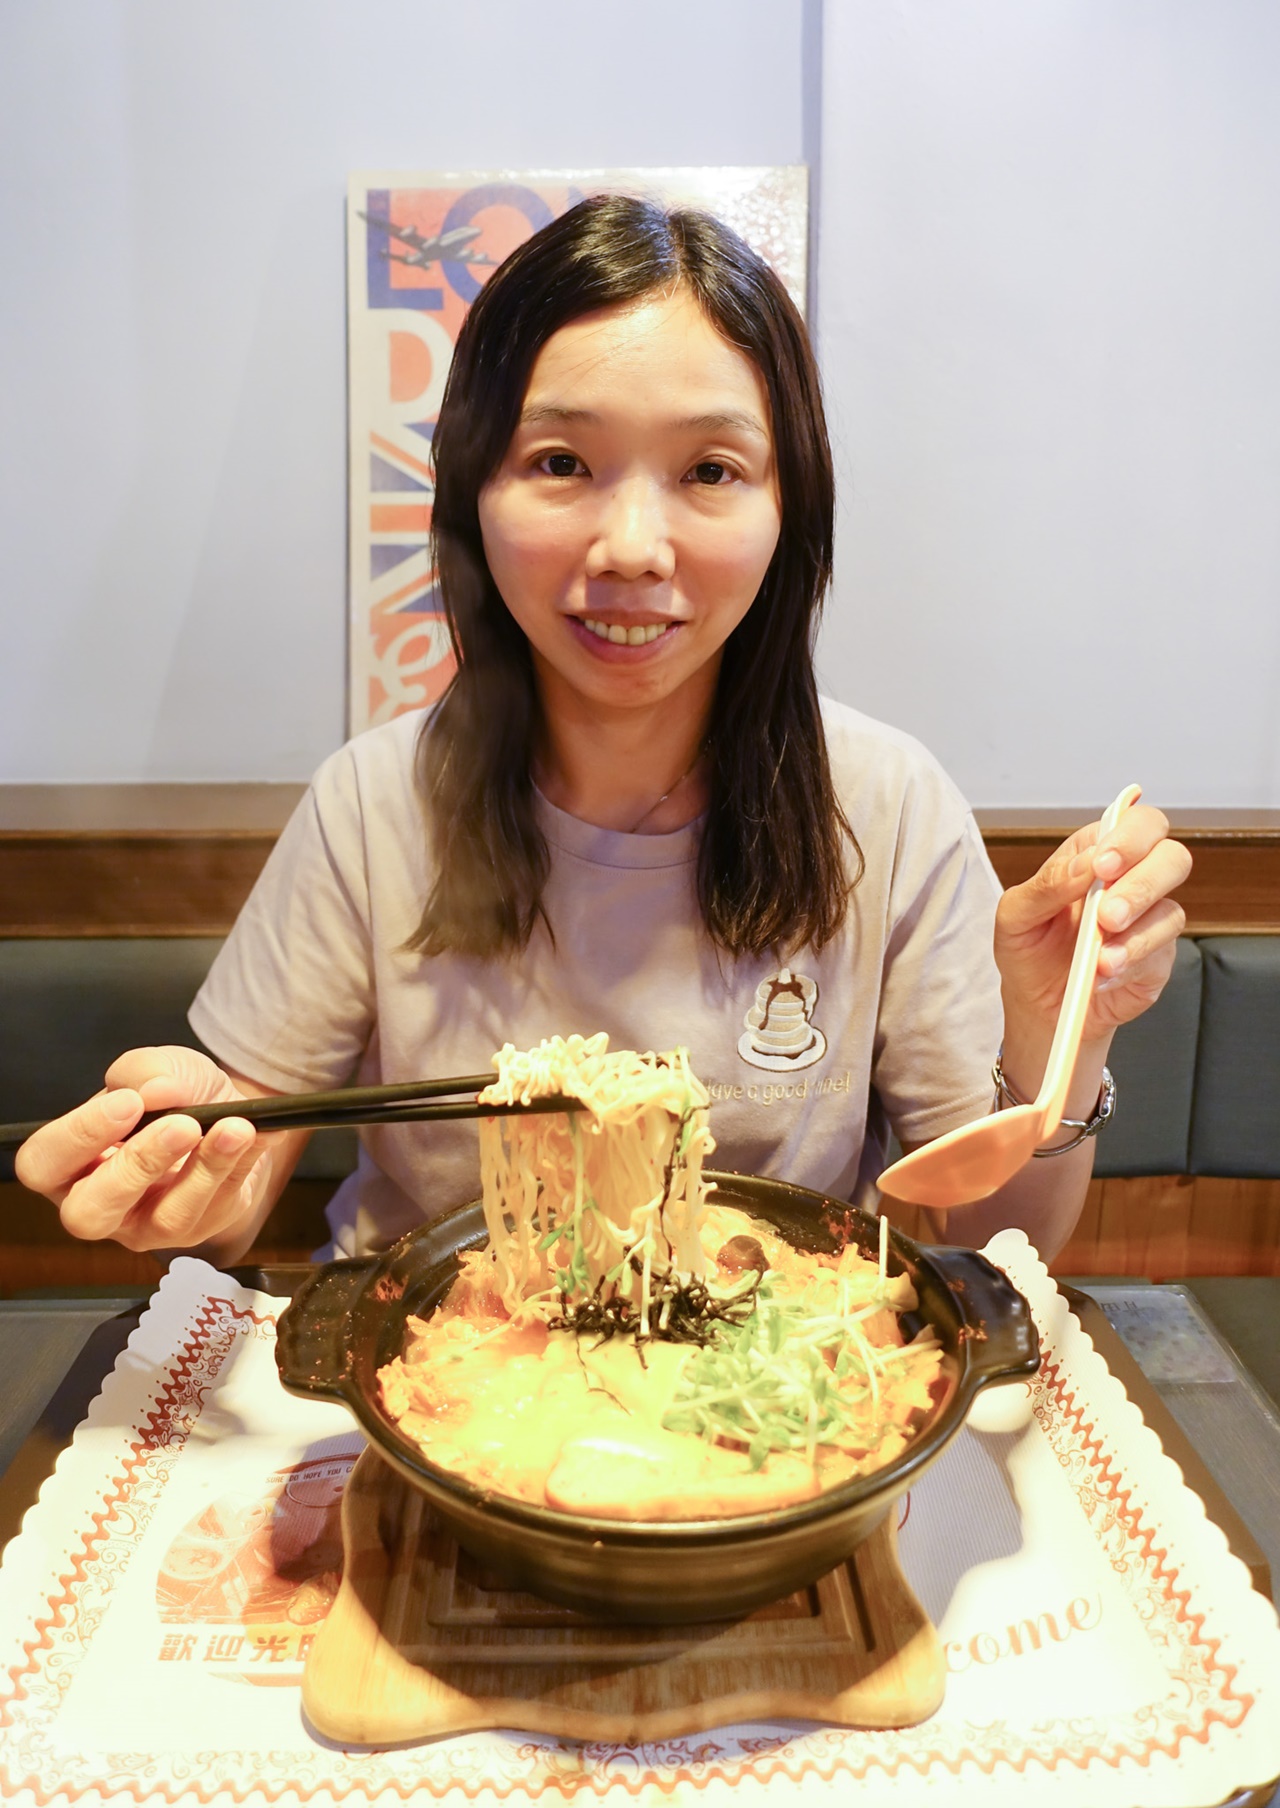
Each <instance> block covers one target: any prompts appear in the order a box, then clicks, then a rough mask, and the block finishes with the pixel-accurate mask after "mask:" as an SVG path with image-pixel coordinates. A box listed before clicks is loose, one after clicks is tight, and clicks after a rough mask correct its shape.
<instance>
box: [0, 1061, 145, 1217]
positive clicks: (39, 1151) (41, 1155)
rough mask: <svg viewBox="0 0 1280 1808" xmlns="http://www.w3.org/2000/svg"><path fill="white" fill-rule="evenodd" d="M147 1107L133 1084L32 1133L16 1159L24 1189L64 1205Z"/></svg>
mask: <svg viewBox="0 0 1280 1808" xmlns="http://www.w3.org/2000/svg"><path fill="white" fill-rule="evenodd" d="M143 1109H144V1107H143V1102H142V1098H141V1096H140V1094H138V1093H137V1092H135V1091H134V1090H132V1089H131V1088H128V1087H125V1088H123V1089H121V1090H120V1091H117V1092H100V1093H98V1094H97V1096H96V1097H94V1098H92V1099H89V1100H87V1101H86V1102H85V1104H83V1105H79V1106H77V1107H76V1109H75V1110H74V1111H69V1112H68V1113H67V1114H66V1116H65V1117H60V1118H56V1119H55V1120H54V1122H53V1123H51V1124H46V1125H45V1126H44V1128H43V1130H37V1131H36V1133H35V1135H34V1136H31V1137H28V1139H27V1141H26V1142H25V1143H23V1145H22V1147H21V1148H20V1149H19V1150H18V1153H17V1155H16V1156H15V1158H14V1172H15V1173H16V1174H17V1176H18V1179H19V1180H20V1181H21V1182H22V1184H23V1186H24V1187H29V1188H30V1190H31V1191H32V1192H33V1193H43V1194H44V1196H45V1198H46V1199H52V1200H53V1202H54V1204H55V1205H57V1204H60V1203H61V1201H62V1197H63V1195H64V1194H65V1192H66V1189H67V1188H68V1187H69V1186H70V1185H71V1183H72V1182H73V1181H74V1180H75V1179H77V1177H78V1176H79V1175H81V1174H83V1173H84V1172H85V1170H86V1169H87V1168H91V1167H93V1166H94V1165H95V1164H96V1163H97V1162H99V1161H100V1160H101V1159H102V1157H103V1156H104V1155H105V1154H106V1152H107V1150H108V1149H112V1148H114V1147H115V1145H116V1144H117V1143H118V1142H119V1141H120V1139H121V1138H122V1137H125V1136H127V1135H128V1134H129V1132H130V1130H132V1128H133V1126H134V1125H135V1124H136V1123H137V1121H138V1119H139V1118H140V1117H141V1116H142V1112H143Z"/></svg>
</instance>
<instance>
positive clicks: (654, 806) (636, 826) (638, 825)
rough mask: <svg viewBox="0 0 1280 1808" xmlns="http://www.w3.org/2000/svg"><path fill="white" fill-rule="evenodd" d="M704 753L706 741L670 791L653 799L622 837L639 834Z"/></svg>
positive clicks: (673, 794) (624, 831) (674, 792)
mask: <svg viewBox="0 0 1280 1808" xmlns="http://www.w3.org/2000/svg"><path fill="white" fill-rule="evenodd" d="M706 751H707V743H706V741H702V742H700V743H699V745H698V747H697V749H696V750H695V752H694V756H693V758H692V759H691V760H690V761H689V764H688V765H687V766H686V767H685V769H684V771H683V772H682V773H681V774H680V776H679V778H678V779H677V780H676V782H675V784H674V785H672V787H671V789H670V790H669V791H664V792H663V793H662V796H661V797H659V798H655V800H654V801H653V803H651V804H650V805H649V808H648V809H647V810H646V811H645V813H644V815H643V816H642V817H641V818H640V820H639V821H638V822H633V823H632V825H631V827H630V828H629V829H624V830H623V834H624V835H638V834H639V832H640V830H641V829H642V828H643V827H644V825H645V823H647V822H648V820H649V818H650V817H651V816H652V815H653V813H654V811H655V810H660V809H661V808H662V806H663V804H665V803H666V801H667V799H668V798H669V797H674V796H675V794H676V792H677V791H678V790H679V789H680V787H681V785H683V783H684V781H685V780H686V779H687V778H688V777H689V776H690V775H691V774H692V772H693V769H694V767H695V766H696V765H697V764H698V761H699V760H700V759H701V758H702V756H703V754H704V753H705V752H706Z"/></svg>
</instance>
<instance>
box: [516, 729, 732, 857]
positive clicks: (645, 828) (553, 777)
mask: <svg viewBox="0 0 1280 1808" xmlns="http://www.w3.org/2000/svg"><path fill="white" fill-rule="evenodd" d="M706 730H707V721H706V715H705V713H701V712H700V713H699V714H698V715H696V716H695V715H693V714H692V713H686V712H673V711H672V710H671V709H670V708H669V707H659V708H655V709H653V710H644V709H640V710H626V711H622V712H619V713H618V714H617V715H616V716H615V715H609V716H604V715H599V714H596V713H595V712H579V711H576V710H574V711H569V712H565V711H563V710H557V711H556V712H555V713H554V715H552V716H550V717H549V718H546V717H544V721H543V726H542V732H541V735H540V737H539V748H538V757H537V765H536V776H537V781H538V785H539V787H540V789H541V790H542V793H543V795H544V796H545V797H546V798H548V800H549V801H550V802H551V803H553V804H554V805H555V806H556V808H557V809H560V810H564V811H565V812H566V813H567V814H568V815H570V816H576V817H578V818H579V820H580V821H582V822H589V823H591V824H593V825H594V826H595V827H596V828H601V829H617V830H621V831H622V832H623V833H624V834H638V835H669V834H672V833H673V832H674V831H675V830H677V829H682V828H684V827H685V825H686V824H687V823H690V822H692V821H693V820H694V818H695V817H697V816H700V815H701V814H702V812H703V810H704V809H705V808H706V803H707V787H706V775H705V772H704V771H702V770H701V768H702V766H703V764H704V761H703V758H702V756H703V752H704V750H705V746H706Z"/></svg>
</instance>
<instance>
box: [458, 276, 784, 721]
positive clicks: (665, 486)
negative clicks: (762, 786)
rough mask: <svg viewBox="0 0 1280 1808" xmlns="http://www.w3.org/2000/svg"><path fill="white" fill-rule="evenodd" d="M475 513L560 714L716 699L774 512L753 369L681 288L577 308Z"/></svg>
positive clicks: (765, 411)
mask: <svg viewBox="0 0 1280 1808" xmlns="http://www.w3.org/2000/svg"><path fill="white" fill-rule="evenodd" d="M480 527H481V532H482V534H483V538H484V550H485V556H486V558H487V559H488V562H489V569H490V571H491V572H492V574H493V580H494V582H495V584H496V585H497V587H498V590H499V592H500V593H501V595H502V597H503V600H504V601H505V602H506V605H507V607H508V608H509V609H510V611H511V613H512V615H513V616H514V617H515V619H516V621H517V622H518V623H519V624H520V626H521V628H522V629H523V630H524V633H525V634H526V636H527V637H528V640H529V643H530V646H531V648H532V650H533V659H534V666H535V669H536V671H537V675H538V682H539V688H540V691H541V694H542V699H543V703H544V706H545V707H546V709H547V710H548V711H549V712H551V713H552V714H554V712H555V711H556V710H557V709H558V708H560V707H570V706H572V705H577V706H581V705H582V704H584V703H585V704H587V705H589V706H594V707H595V708H604V709H606V710H611V709H629V708H636V707H650V706H652V705H654V704H660V703H663V702H665V701H666V700H668V699H676V698H679V699H680V701H681V702H682V703H683V704H684V705H685V706H686V707H691V708H693V709H696V710H701V711H705V710H706V709H707V708H708V707H709V705H710V700H711V696H712V693H713V691H714V687H715V680H716V674H717V672H718V670H719V664H720V655H721V650H722V648H723V646H724V643H725V641H726V640H727V639H728V637H729V635H730V634H731V633H732V632H733V630H734V628H736V627H737V625H738V623H739V622H740V621H741V620H742V618H743V616H744V615H745V614H746V612H747V610H748V609H749V608H750V606H751V603H752V599H753V598H754V597H755V595H756V592H757V591H758V590H759V588H760V584H761V581H762V580H763V578H764V575H765V572H766V570H767V569H768V566H769V561H770V559H771V558H772V556H773V550H774V547H775V546H776V545H777V542H778V533H779V529H780V527H781V511H780V507H779V502H778V485H777V475H776V471H775V467H774V453H773V433H772V426H771V421H770V414H769V403H768V397H767V394H766V391H765V386H764V382H763V380H762V378H761V376H760V373H759V371H758V370H757V369H756V367H755V365H754V364H753V363H752V362H751V360H750V359H749V358H748V357H747V356H746V354H745V353H743V352H741V351H739V350H738V349H737V348H736V347H735V346H732V345H730V344H729V343H728V341H727V340H725V339H723V338H722V337H721V336H720V334H719V333H718V332H717V331H716V329H715V328H714V327H713V326H712V325H711V324H710V322H709V321H708V320H707V317H706V315H705V314H703V312H702V310H701V309H700V308H699V306H698V304H697V302H696V301H694V299H693V298H692V296H690V295H689V294H688V293H687V292H685V291H683V290H677V291H676V292H675V293H674V294H670V295H663V296H651V297H646V298H645V299H644V300H642V301H640V302H637V303H633V304H630V305H627V306H623V307H617V308H607V309H604V310H602V311H601V312H600V313H597V314H588V315H585V316H584V317H583V318H582V319H580V320H575V321H572V322H571V323H570V324H569V325H568V326H565V327H562V328H561V329H560V331H559V332H558V333H555V334H553V335H552V337H551V338H550V339H549V340H548V341H547V343H546V344H545V345H544V346H543V348H542V351H541V353H540V354H539V356H538V360H537V362H536V363H535V365H534V367H533V372H532V375H531V377H530V379H529V388H528V393H527V394H526V396H525V399H524V408H523V411H522V414H521V418H520V423H519V425H518V426H517V428H516V431H515V434H514V436H513V438H512V441H511V444H510V445H509V446H508V448H507V453H506V457H505V458H504V459H503V461H502V464H501V466H500V467H499V469H498V471H497V473H496V474H495V476H494V477H493V478H492V480H491V481H490V482H489V483H488V484H487V485H486V486H485V488H484V490H483V491H482V492H481V496H480Z"/></svg>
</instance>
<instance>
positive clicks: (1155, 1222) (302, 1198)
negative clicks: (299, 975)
mask: <svg viewBox="0 0 1280 1808" xmlns="http://www.w3.org/2000/svg"><path fill="white" fill-rule="evenodd" d="M332 1190H333V1187H332V1183H331V1182H328V1181H320V1180H310V1181H307V1180H295V1181H291V1182H290V1184H289V1186H288V1187H287V1188H286V1189H285V1192H284V1194H283V1196H282V1197H281V1199H280V1202H279V1204H278V1205H277V1206H276V1208H275V1210H274V1212H273V1213H272V1214H271V1217H270V1218H269V1219H268V1220H267V1223H266V1224H265V1225H264V1227H263V1230H262V1234H261V1236H260V1237H259V1238H258V1241H257V1242H256V1243H255V1244H254V1246H253V1248H252V1250H250V1252H249V1253H248V1255H246V1256H245V1258H244V1260H245V1261H247V1262H250V1261H251V1262H261V1263H264V1264H270V1263H273V1262H306V1261H309V1260H310V1258H311V1254H312V1251H313V1250H315V1249H317V1248H318V1247H319V1246H320V1245H321V1244H322V1243H324V1242H326V1241H327V1240H328V1234H329V1233H328V1227H327V1225H326V1223H325V1219H324V1207H325V1204H326V1202H327V1200H328V1198H329V1196H330V1194H331V1192H332ZM892 1217H893V1223H894V1224H895V1226H897V1228H898V1229H900V1230H903V1231H905V1232H906V1234H907V1235H908V1236H909V1237H915V1238H917V1239H918V1240H919V1241H920V1242H922V1243H929V1242H932V1241H934V1234H933V1232H932V1230H931V1229H930V1227H929V1224H928V1222H927V1220H926V1218H925V1216H924V1214H923V1213H917V1212H916V1211H915V1209H914V1208H913V1207H911V1206H905V1205H901V1204H895V1205H894V1207H893V1214H892ZM1051 1267H1052V1269H1053V1272H1054V1273H1055V1274H1071V1275H1091V1274H1110V1275H1116V1274H1133V1275H1145V1276H1146V1278H1147V1279H1148V1280H1153V1281H1176V1280H1182V1279H1184V1278H1185V1277H1186V1276H1188V1275H1212V1274H1257V1275H1274V1276H1280V1180H1213V1179H1205V1178H1203V1177H1200V1178H1197V1179H1194V1180H1193V1179H1190V1178H1188V1177H1187V1176H1185V1175H1163V1176H1160V1175H1157V1176H1154V1177H1145V1176H1144V1177H1141V1178H1136V1179H1133V1178H1126V1179H1112V1180H1095V1181H1093V1182H1091V1184H1090V1187H1089V1194H1088V1198H1087V1200H1086V1202H1085V1208H1084V1211H1083V1213H1082V1214H1081V1218H1080V1222H1079V1224H1078V1225H1077V1227H1076V1231H1075V1235H1074V1236H1073V1237H1072V1239H1071V1241H1070V1242H1069V1243H1068V1244H1067V1246H1066V1248H1065V1249H1064V1250H1063V1251H1062V1253H1061V1255H1059V1256H1058V1258H1057V1260H1056V1261H1055V1262H1053V1263H1051ZM159 1273H160V1269H159V1265H158V1264H157V1262H156V1260H155V1258H154V1257H152V1256H149V1255H133V1254H132V1253H131V1252H130V1251H129V1250H127V1249H122V1248H121V1247H120V1246H119V1245H118V1244H116V1243H112V1242H109V1241H108V1242H102V1243H81V1242H78V1241H77V1240H76V1239H75V1238H74V1237H69V1236H68V1235H67V1234H66V1232H65V1231H64V1230H63V1229H62V1226H61V1224H60V1223H59V1222H58V1217H57V1213H56V1212H55V1211H54V1209H53V1207H52V1206H51V1205H50V1204H49V1203H48V1202H47V1201H46V1200H43V1199H38V1198H36V1197H35V1195H34V1194H31V1193H28V1192H26V1191H25V1190H24V1189H23V1188H22V1187H20V1186H18V1185H17V1183H16V1182H13V1181H11V1182H9V1183H7V1184H0V1298H9V1297H11V1296H13V1295H14V1294H18V1293H24V1292H28V1291H30V1290H31V1289H32V1288H41V1287H43V1288H54V1289H57V1290H58V1291H63V1292H65V1291H66V1290H67V1289H75V1288H80V1287H120V1288H123V1289H124V1290H125V1291H130V1290H132V1291H137V1290H147V1291H149V1290H150V1289H151V1288H153V1287H154V1286H155V1284H156V1280H157V1278H158V1275H159Z"/></svg>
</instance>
